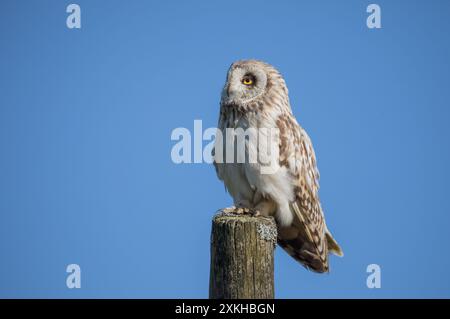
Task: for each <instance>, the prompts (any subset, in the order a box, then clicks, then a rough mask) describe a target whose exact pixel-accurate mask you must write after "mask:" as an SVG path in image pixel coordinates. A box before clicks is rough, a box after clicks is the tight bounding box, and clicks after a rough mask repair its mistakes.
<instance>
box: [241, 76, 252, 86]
mask: <svg viewBox="0 0 450 319" xmlns="http://www.w3.org/2000/svg"><path fill="white" fill-rule="evenodd" d="M242 83H243V84H245V85H252V84H253V79H252V77H251V76H244V78H243V79H242Z"/></svg>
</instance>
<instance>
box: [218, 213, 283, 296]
mask: <svg viewBox="0 0 450 319" xmlns="http://www.w3.org/2000/svg"><path fill="white" fill-rule="evenodd" d="M276 240H277V227H276V224H275V221H274V220H273V218H267V217H262V216H258V217H253V216H250V215H242V214H241V215H235V214H233V213H230V212H226V213H225V212H221V213H219V214H217V215H216V216H214V218H213V222H212V230H211V270H210V278H209V298H211V299H263V298H274V279H273V255H274V249H275V245H276Z"/></svg>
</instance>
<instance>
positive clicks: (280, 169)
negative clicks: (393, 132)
mask: <svg viewBox="0 0 450 319" xmlns="http://www.w3.org/2000/svg"><path fill="white" fill-rule="evenodd" d="M230 132H231V133H230ZM236 132H241V133H242V132H244V133H246V132H247V133H246V134H237V133H236ZM268 132H276V134H269V133H268ZM217 133H218V135H217V136H219V135H220V136H221V138H217V137H216V142H215V145H214V150H213V157H214V166H215V168H216V173H217V176H218V178H219V179H220V180H221V181H223V183H224V185H225V188H226V190H227V191H228V192H229V193H230V195H231V196H232V197H233V201H234V205H235V206H234V207H233V208H232V209H233V211H235V210H236V209H238V211H239V210H241V211H242V212H247V213H248V212H251V213H253V214H261V215H263V216H273V217H275V220H276V222H277V227H278V239H277V241H278V244H279V245H280V246H281V247H282V248H283V249H284V250H285V251H286V252H287V253H288V254H289V255H290V256H292V257H293V258H294V259H295V260H297V261H298V262H300V263H301V264H302V265H303V266H305V267H306V268H307V269H310V270H312V271H315V272H319V273H323V272H328V271H329V263H328V254H329V253H334V254H336V255H338V256H342V255H343V252H342V250H341V248H340V247H339V245H338V244H337V242H336V241H335V240H334V238H333V236H332V235H331V233H330V231H329V230H328V228H327V226H326V224H325V218H324V214H323V211H322V207H321V205H320V200H319V194H318V191H319V171H318V169H317V164H316V156H315V153H314V149H313V146H312V143H311V140H310V138H309V136H308V135H307V134H306V132H305V130H304V129H303V128H302V127H301V126H300V125H299V124H298V122H297V121H296V119H295V117H294V115H293V113H292V110H291V106H290V102H289V97H288V89H287V87H286V83H285V81H284V79H283V77H282V76H281V74H280V73H279V72H278V71H277V70H276V69H275V68H274V67H273V66H271V65H269V64H267V63H264V62H262V61H258V60H242V61H237V62H235V63H233V64H232V65H231V67H230V68H229V70H228V73H227V77H226V82H225V86H224V88H223V91H222V96H221V101H220V114H219V123H218V132H217ZM219 133H220V134H219ZM238 139H243V141H239V140H238ZM260 141H265V142H264V143H260ZM239 145H240V146H241V148H240V147H239ZM264 145H265V146H264ZM263 146H264V147H263ZM263 149H264V152H263ZM239 150H242V152H243V153H244V154H243V155H242V156H241V157H240V158H239V156H237V155H239ZM260 153H264V154H265V155H264V156H261V154H260ZM269 153H270V154H269ZM219 154H220V156H219ZM230 154H231V155H230ZM250 159H253V160H252V161H251V160H250ZM263 159H264V161H263ZM268 160H269V162H270V167H271V168H272V169H271V170H266V171H264V168H267V161H268Z"/></svg>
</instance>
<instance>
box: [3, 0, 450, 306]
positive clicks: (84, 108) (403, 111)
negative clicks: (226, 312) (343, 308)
mask: <svg viewBox="0 0 450 319" xmlns="http://www.w3.org/2000/svg"><path fill="white" fill-rule="evenodd" d="M69 3H70V2H66V1H42V0H41V1H32V2H31V1H12V0H11V1H2V4H1V10H0V42H1V50H0V152H1V156H0V261H1V262H0V297H40V298H45V297H64V298H79V297H127V298H128V297H138V298H164V297H170V298H178V297H186V298H188V297H189V298H203V297H207V296H208V280H209V278H208V276H209V236H210V227H211V217H212V215H213V214H214V212H215V211H216V210H217V209H219V208H221V207H226V206H229V205H230V204H231V198H230V196H229V195H227V194H226V193H225V191H224V187H223V185H222V184H221V183H220V182H219V181H218V180H217V178H216V176H215V172H214V169H213V167H212V166H211V165H208V164H180V165H176V164H174V163H173V162H172V160H171V157H170V152H171V148H172V146H173V145H174V144H175V143H174V142H173V141H171V139H170V135H171V132H172V130H173V129H175V128H177V127H186V128H188V129H190V130H192V129H193V125H194V120H195V119H200V120H202V121H203V126H204V128H207V127H214V126H215V125H216V122H217V116H218V106H219V98H220V90H221V87H222V85H223V82H224V80H225V75H226V71H227V68H228V67H229V65H230V64H231V63H232V62H233V61H234V60H238V59H244V58H257V59H262V60H264V61H267V62H269V63H271V64H273V65H275V66H276V67H277V68H278V69H279V70H280V71H281V72H282V74H283V75H284V77H285V79H286V81H287V84H288V87H289V90H290V99H291V103H292V107H293V112H294V114H295V115H296V117H297V119H298V121H299V122H300V123H301V125H302V126H303V127H304V128H305V129H306V130H307V131H308V133H309V135H310V136H311V138H312V140H313V143H314V146H315V149H316V154H317V157H318V165H319V169H320V172H321V191H320V195H321V200H322V205H323V208H324V210H325V215H326V218H327V223H328V225H329V228H330V229H331V231H332V232H333V234H334V235H335V237H336V239H337V240H338V241H339V243H340V244H341V245H342V247H343V249H344V252H345V257H344V258H337V257H331V272H330V274H328V275H318V274H314V273H311V272H307V271H306V270H305V269H303V268H302V267H301V266H299V265H298V264H297V263H296V262H295V261H293V260H292V259H291V258H290V257H289V256H287V254H285V253H284V252H283V251H282V250H281V249H279V248H278V249H277V251H276V258H275V280H276V296H277V297H279V298H310V297H313V298H314V297H319V298H325V297H363V298H377V297H386V298H393V297H450V273H449V271H448V269H449V268H450V252H449V249H448V243H449V242H450V233H449V231H448V229H449V227H450V216H449V212H450V203H449V201H448V197H449V193H448V180H449V179H450V169H449V167H448V163H449V161H450V145H449V141H448V137H449V136H450V126H449V125H448V123H449V120H450V110H449V100H450V90H449V83H450V63H449V56H450V40H449V37H448V33H449V31H450V20H449V15H450V3H449V2H448V1H438V0H436V1H376V3H378V4H379V5H380V7H381V10H382V11H381V12H382V29H378V30H375V29H372V30H370V29H368V28H367V27H366V17H367V16H368V14H367V13H366V7H367V5H369V4H370V3H372V2H370V1H356V0H355V1H264V2H263V1H253V0H249V1H245V2H244V1H227V2H223V1H222V2H219V1H198V0H194V1H77V2H76V3H78V4H79V5H80V7H81V12H82V13H81V15H82V16H81V18H82V28H81V29H80V30H70V29H68V28H67V27H66V17H67V13H66V6H67V5H68V4H69ZM72 263H76V264H79V265H80V267H81V271H82V288H81V289H68V288H67V287H66V276H67V273H66V272H65V269H66V266H67V265H68V264H72ZM372 263H376V264H379V265H380V266H381V270H382V277H381V278H382V279H381V281H382V287H381V289H368V288H367V287H366V277H367V275H368V274H367V273H366V267H367V265H369V264H372Z"/></svg>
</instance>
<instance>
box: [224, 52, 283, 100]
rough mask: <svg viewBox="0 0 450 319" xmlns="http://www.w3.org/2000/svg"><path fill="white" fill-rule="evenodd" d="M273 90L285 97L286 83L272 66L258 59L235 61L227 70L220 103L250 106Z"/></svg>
mask: <svg viewBox="0 0 450 319" xmlns="http://www.w3.org/2000/svg"><path fill="white" fill-rule="evenodd" d="M273 90H279V91H280V93H283V94H282V95H284V96H286V97H287V88H286V84H285V82H284V80H283V78H282V76H281V75H280V73H279V72H278V71H277V70H276V69H275V68H274V67H273V66H271V65H269V64H267V63H264V62H262V61H258V60H241V61H237V62H234V63H233V64H232V65H231V66H230V68H229V70H228V73H227V78H226V82H225V86H224V88H223V91H222V105H229V106H233V105H235V106H240V107H246V108H247V107H252V106H254V105H257V104H260V103H258V102H259V101H262V100H263V99H264V98H265V97H267V96H269V94H270V93H271V91H273Z"/></svg>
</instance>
